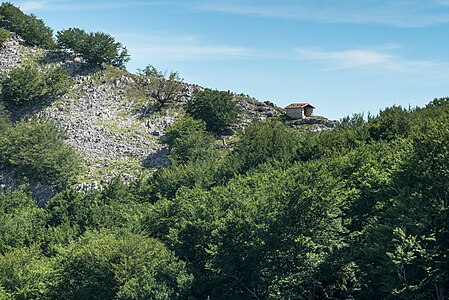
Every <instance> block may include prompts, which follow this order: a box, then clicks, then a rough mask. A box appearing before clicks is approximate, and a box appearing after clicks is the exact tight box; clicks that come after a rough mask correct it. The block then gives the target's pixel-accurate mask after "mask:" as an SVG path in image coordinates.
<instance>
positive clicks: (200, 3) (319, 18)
mask: <svg viewBox="0 0 449 300" xmlns="http://www.w3.org/2000/svg"><path fill="white" fill-rule="evenodd" d="M12 3H13V4H16V5H19V6H20V7H21V8H22V9H23V10H25V11H27V12H35V11H39V10H47V11H67V10H97V9H103V10H104V9H124V8H130V7H148V6H173V7H178V8H181V9H184V10H188V11H192V10H193V11H201V12H218V13H228V14H239V15H247V16H258V17H270V18H283V19H295V20H301V21H309V22H319V23H347V24H382V25H390V26H397V27H422V26H430V25H435V24H443V23H449V0H428V1H422V0H394V1H386V0H357V1H354V0H339V1H335V0H321V1H320V2H319V3H317V1H316V0H301V1H297V0H279V1H270V0H183V1H181V0H165V1H161V0H147V1H143V0H141V1H137V0H135V1H118V0H109V1H106V0H101V1H98V0H97V1H74V0H17V1H12Z"/></svg>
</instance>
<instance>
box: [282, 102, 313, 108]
mask: <svg viewBox="0 0 449 300" xmlns="http://www.w3.org/2000/svg"><path fill="white" fill-rule="evenodd" d="M306 106H310V107H312V108H315V106H313V105H312V104H310V103H292V104H290V105H288V106H286V107H285V109H288V108H304V107H306Z"/></svg>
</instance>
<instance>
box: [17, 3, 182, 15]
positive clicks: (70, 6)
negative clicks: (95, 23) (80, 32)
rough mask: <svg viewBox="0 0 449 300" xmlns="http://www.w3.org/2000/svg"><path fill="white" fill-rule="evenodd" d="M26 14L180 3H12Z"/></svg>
mask: <svg viewBox="0 0 449 300" xmlns="http://www.w3.org/2000/svg"><path fill="white" fill-rule="evenodd" d="M12 2H13V4H15V5H18V6H20V8H21V9H22V10H24V11H26V12H34V11H68V10H71V11H73V10H105V9H123V8H132V7H146V6H147V7H148V6H171V5H177V4H180V1H169V0H167V1H151V0H150V1H104V0H101V1H71V0H29V1H27V0H24V1H12Z"/></svg>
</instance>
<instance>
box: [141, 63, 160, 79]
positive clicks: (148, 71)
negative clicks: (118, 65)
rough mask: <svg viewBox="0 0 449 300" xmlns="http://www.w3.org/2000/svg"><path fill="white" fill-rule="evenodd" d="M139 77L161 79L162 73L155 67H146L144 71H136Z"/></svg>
mask: <svg viewBox="0 0 449 300" xmlns="http://www.w3.org/2000/svg"><path fill="white" fill-rule="evenodd" d="M137 71H138V74H139V75H140V76H145V77H155V78H162V77H164V73H163V72H161V71H159V70H158V69H156V67H155V66H152V65H148V66H146V67H145V68H144V69H137Z"/></svg>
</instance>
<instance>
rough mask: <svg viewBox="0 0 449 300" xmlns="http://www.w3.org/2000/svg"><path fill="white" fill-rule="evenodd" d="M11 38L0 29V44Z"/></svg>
mask: <svg viewBox="0 0 449 300" xmlns="http://www.w3.org/2000/svg"><path fill="white" fill-rule="evenodd" d="M10 36H11V34H10V32H9V31H8V30H6V29H3V28H0V44H3V43H4V42H5V41H7V40H8V39H9V37H10Z"/></svg>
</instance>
